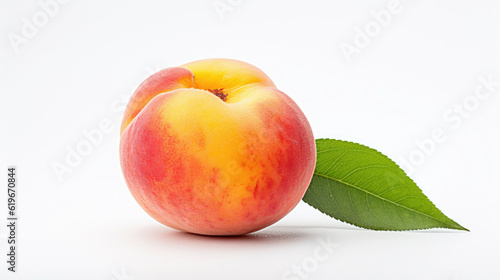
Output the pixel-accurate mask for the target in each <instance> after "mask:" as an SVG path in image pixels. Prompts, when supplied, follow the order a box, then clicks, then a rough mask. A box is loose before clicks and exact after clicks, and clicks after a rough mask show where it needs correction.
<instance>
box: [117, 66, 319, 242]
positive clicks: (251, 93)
mask: <svg viewBox="0 0 500 280" xmlns="http://www.w3.org/2000/svg"><path fill="white" fill-rule="evenodd" d="M120 161H121V166H122V170H123V174H124V177H125V180H126V182H127V185H128V187H129V190H130V192H131V193H132V195H133V196H134V198H135V199H136V200H137V202H138V203H139V205H140V206H141V207H142V208H143V209H144V210H145V211H146V212H147V213H148V214H149V215H150V216H152V217H153V218H154V219H156V220H157V221H159V222H160V223H162V224H164V225H166V226H168V227H171V228H174V229H178V230H181V231H186V232H191V233H197V234H204V235H241V234H246V233H250V232H254V231H257V230H260V229H262V228H265V227H267V226H269V225H271V224H273V223H275V222H277V221H278V220H280V219H281V218H282V217H284V216H285V215H286V214H287V213H289V212H290V211H291V210H292V209H293V208H294V207H295V206H296V205H297V204H298V203H299V201H300V200H301V199H302V197H303V195H304V193H305V191H306V189H307V187H308V185H309V183H310V181H311V178H312V175H313V171H314V167H315V163H316V147H315V142H314V137H313V133H312V130H311V127H310V125H309V123H308V121H307V119H306V117H305V116H304V114H303V113H302V111H301V110H300V109H299V107H298V106H297V105H296V104H295V103H294V102H293V101H292V99H290V98H289V97H288V96H287V95H285V94H284V93H283V92H281V91H279V90H278V89H277V88H276V86H275V85H274V83H273V82H272V81H271V79H269V77H268V76H267V75H266V74H264V73H263V72H262V71H260V70H259V69H258V68H256V67H254V66H252V65H250V64H247V63H244V62H241V61H236V60H230V59H207V60H200V61H196V62H192V63H188V64H185V65H183V66H180V67H173V68H168V69H165V70H162V71H159V72H158V73H156V74H154V75H152V76H151V77H149V78H148V79H146V80H145V81H144V82H143V83H142V84H141V85H140V86H139V87H138V89H137V90H136V92H135V93H134V94H133V96H132V97H131V100H130V102H129V104H128V106H127V109H126V111H125V114H124V117H123V122H122V127H121V140H120Z"/></svg>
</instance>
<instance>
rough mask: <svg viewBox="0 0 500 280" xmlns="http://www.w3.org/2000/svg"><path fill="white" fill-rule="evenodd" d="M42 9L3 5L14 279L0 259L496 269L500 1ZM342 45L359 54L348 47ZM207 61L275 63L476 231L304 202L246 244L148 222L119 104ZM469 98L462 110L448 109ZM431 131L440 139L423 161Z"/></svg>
mask: <svg viewBox="0 0 500 280" xmlns="http://www.w3.org/2000/svg"><path fill="white" fill-rule="evenodd" d="M46 2H48V0H41V1H12V0H11V1H7V0H2V1H0V23H1V24H0V51H1V53H0V94H1V99H0V106H1V107H0V114H1V117H0V121H1V126H0V131H1V132H0V133H1V137H0V166H1V168H2V170H3V171H1V173H2V175H1V177H0V178H2V181H3V182H4V183H1V185H2V186H3V187H2V188H3V189H4V190H3V191H0V199H1V200H0V209H1V211H0V213H1V214H0V217H6V215H7V211H6V209H7V205H6V190H5V188H6V185H7V183H6V178H7V175H6V173H7V171H6V168H7V166H9V165H15V166H16V167H17V169H18V172H17V173H18V181H19V185H18V188H19V191H18V197H19V205H18V206H19V210H18V216H19V222H18V223H19V227H18V242H19V249H18V252H17V253H18V267H17V269H18V272H17V273H15V274H14V273H11V272H7V265H6V263H4V261H3V260H4V259H5V258H4V257H0V259H1V260H2V264H1V265H0V278H1V279H103V280H110V279H116V280H121V279H137V280H138V279H142V280H144V279H436V280H466V279H500V271H499V269H498V263H499V262H500V241H499V239H498V231H499V230H500V222H499V220H500V219H498V214H499V207H498V203H499V199H500V190H499V186H498V177H496V175H498V173H499V170H500V169H499V168H500V164H499V163H498V158H499V156H500V148H499V147H500V146H499V144H498V143H500V133H499V130H498V129H499V124H500V110H499V108H500V107H499V105H500V86H498V85H496V86H495V87H493V88H492V90H491V92H490V94H489V96H487V97H484V98H482V100H478V99H477V98H476V97H474V91H475V89H476V88H477V87H478V86H481V83H480V81H479V80H480V77H483V78H484V79H488V77H490V79H492V80H493V81H500V17H499V16H498V15H499V12H500V4H499V2H498V1H493V0H491V1H451V0H449V1H430V0H429V1H400V2H397V3H396V4H395V7H398V8H397V11H398V12H396V13H392V16H391V19H390V21H387V22H384V25H385V26H382V27H381V25H380V23H376V22H375V21H374V16H373V14H372V12H373V11H374V12H377V13H378V12H379V11H381V10H387V9H388V8H387V7H388V3H389V1H386V0H382V1H381V0H377V1H305V0H304V1H297V0H294V1H284V0H283V1H263V0H262V1H246V0H241V1H237V0H220V1H214V0H204V1H201V0H200V1H124V0H120V1H118V0H116V1H97V0H94V1H78V0H73V1H70V2H69V3H67V4H57V6H51V7H50V9H49V10H50V11H51V12H50V11H49V12H50V13H51V15H50V16H46V14H47V12H46V11H45V10H47V8H43V6H44V5H43V4H40V3H46ZM398 3H399V4H398ZM216 6H217V7H219V9H222V10H218V9H217V8H216ZM228 7H229V8H228ZM56 8H57V9H56ZM224 8H226V10H223V9H224ZM44 9H45V10H44ZM44 14H45V17H44ZM44 19H46V21H45V22H44ZM27 22H30V23H27ZM34 22H35V23H36V24H37V26H35V28H36V30H33V29H31V30H28V31H26V29H27V27H26V26H27V25H28V24H32V23H34ZM367 27H368V28H371V29H369V30H370V31H371V33H370V37H369V41H368V42H366V41H365V42H364V44H361V43H360V41H359V40H360V39H359V38H358V37H360V36H361V35H359V32H358V31H357V29H358V28H359V29H360V30H365V28H367ZM23 29H25V30H24V31H25V34H23ZM28 29H29V28H28ZM362 32H363V33H366V31H362ZM16 36H17V37H16ZM12 38H17V39H18V40H19V38H24V39H23V40H22V41H21V43H19V41H17V42H18V43H15V42H14V43H13V42H12V40H13V39H12ZM356 38H358V41H355V40H356ZM365 39H366V38H365ZM347 44H349V45H351V46H352V47H353V48H357V52H356V53H354V54H352V55H346V54H345V53H343V51H342V49H341V46H346V45H347ZM212 57H225V58H233V59H239V60H243V61H246V62H249V63H251V64H254V65H256V66H257V67H259V68H260V69H262V70H263V71H264V72H266V73H267V74H268V75H269V76H270V77H271V78H272V79H273V80H274V82H275V83H276V85H277V86H278V88H280V89H281V90H282V91H284V92H285V93H287V94H288V95H289V96H291V97H292V98H293V99H294V100H295V101H296V103H298V104H299V106H300V107H301V108H302V110H303V111H304V113H305V114H306V116H307V117H308V119H309V121H310V123H311V126H312V128H313V131H314V134H315V137H316V138H321V137H330V138H336V139H343V140H350V141H355V142H360V143H363V144H365V145H368V146H371V147H373V148H376V149H378V150H380V151H382V152H383V153H385V154H386V155H388V156H389V157H391V158H393V159H394V160H395V161H396V162H398V163H399V164H401V165H403V164H404V162H406V161H409V158H410V157H411V155H413V156H414V158H413V162H414V163H416V164H414V167H409V166H406V167H405V170H406V171H408V172H409V173H410V174H411V177H412V178H413V179H414V180H415V181H416V182H417V184H418V185H419V186H420V187H421V189H422V190H423V192H424V193H425V194H426V195H427V196H428V197H429V198H430V199H431V200H432V201H433V202H434V203H435V204H436V205H437V206H438V207H439V208H440V209H441V210H442V211H443V212H444V213H445V214H446V215H448V216H449V217H450V218H452V219H454V220H456V221H457V222H458V223H460V224H461V225H463V226H465V227H467V228H469V229H470V230H471V232H458V231H452V230H428V231H419V232H403V233H397V232H374V231H368V230H363V229H358V228H355V227H352V226H350V225H347V224H344V223H342V222H339V221H336V220H333V219H331V218H329V217H327V216H324V215H323V214H321V213H319V212H316V211H315V210H314V209H312V208H311V207H309V206H308V205H306V204H305V203H303V202H301V203H300V204H299V205H298V206H297V208H295V209H294V211H292V212H291V213H290V214H289V215H288V216H286V217H285V218H284V219H282V220H281V221H279V222H278V223H276V224H275V225H273V226H271V227H269V228H267V229H264V230H262V231H260V232H257V233H255V234H251V235H247V236H243V237H235V238H209V237H202V236H195V235H190V234H185V233H179V232H177V231H174V230H171V229H169V228H166V227H164V226H162V225H160V224H159V223H157V222H156V221H154V220H153V219H152V218H150V217H149V216H148V215H147V214H146V213H145V212H143V211H142V210H141V209H140V207H139V206H138V205H137V203H136V202H135V201H134V200H133V198H132V196H131V195H130V193H129V191H128V189H127V187H126V185H125V181H124V179H123V176H122V174H121V170H120V165H119V157H118V143H119V125H120V121H121V117H122V113H123V107H124V106H125V104H126V102H127V100H128V97H129V96H130V94H131V93H132V91H133V90H135V88H136V87H137V86H138V84H139V83H140V82H141V81H142V80H143V79H144V78H145V77H147V76H148V75H150V74H152V73H153V72H155V71H157V70H159V69H162V68H166V67H171V66H177V65H181V64H184V63H187V62H190V61H194V60H197V59H203V58H212ZM483 93H484V91H483ZM464 102H465V103H466V106H467V107H466V108H468V110H466V111H465V113H466V114H464V116H460V115H458V114H457V113H454V111H450V110H453V108H454V106H458V105H459V104H463V103H464ZM445 116H448V117H454V119H453V121H452V120H450V119H446V118H445ZM458 116H460V117H458ZM457 118H458V119H457ZM103 121H104V122H110V123H111V125H112V127H113V129H112V131H111V132H109V131H107V132H106V133H103V139H102V141H100V142H98V143H96V144H95V145H92V150H91V151H90V152H89V153H88V154H87V155H85V156H84V157H83V158H82V160H81V161H80V162H78V163H77V164H73V167H69V168H70V169H71V172H67V173H64V174H62V175H61V176H60V178H58V176H57V174H56V172H55V171H54V168H53V166H54V164H56V163H60V164H65V165H66V164H67V162H66V157H67V156H68V153H69V152H68V149H76V147H77V146H78V145H82V143H83V142H85V141H87V140H86V138H85V136H84V132H85V131H92V130H96V129H99V124H100V123H101V122H103ZM435 129H441V130H442V131H443V132H444V134H445V135H446V140H445V141H442V142H441V143H436V145H435V147H434V149H432V150H431V151H430V152H429V153H428V154H427V155H425V156H423V157H422V156H421V157H418V156H416V155H419V154H420V155H423V153H422V151H420V150H419V147H418V145H417V144H416V142H418V141H422V139H428V138H429V137H431V136H432V134H433V131H434V130H435ZM1 220H2V222H1V227H0V244H1V245H0V253H1V255H2V256H5V254H6V249H7V244H6V237H7V230H6V227H5V224H6V221H5V218H2V219H1ZM324 243H331V246H330V247H329V250H325V249H324V248H323V247H321V246H322V245H321V244H324ZM332 244H333V245H332ZM318 248H319V249H318ZM318 250H320V251H318ZM321 250H323V251H321ZM315 252H321V258H318V256H319V255H318V254H315ZM293 267H295V270H293V271H297V269H300V270H301V271H302V272H303V274H294V272H293V271H292V268H293ZM294 277H295V278H294Z"/></svg>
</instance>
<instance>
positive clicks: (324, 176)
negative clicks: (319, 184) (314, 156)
mask: <svg viewBox="0 0 500 280" xmlns="http://www.w3.org/2000/svg"><path fill="white" fill-rule="evenodd" d="M314 174H315V175H318V176H321V177H323V178H326V179H330V180H334V181H337V182H339V183H342V184H344V185H346V186H349V187H352V188H355V189H357V190H360V191H363V192H365V193H367V194H370V195H372V196H374V197H377V198H379V199H381V200H384V201H386V202H389V203H392V204H394V205H396V206H399V207H402V208H405V209H407V210H409V211H412V212H415V213H417V214H420V215H424V216H426V217H428V218H431V219H433V220H436V221H438V222H441V223H443V224H446V225H452V226H453V227H456V226H455V225H453V224H450V223H447V222H445V221H442V220H440V219H437V218H434V217H432V216H429V215H427V214H425V213H422V212H420V211H417V210H415V209H412V208H409V207H406V206H404V205H401V204H398V203H396V202H393V201H390V200H388V199H386V198H383V197H380V196H378V195H376V194H374V193H371V192H369V191H367V190H365V189H362V188H359V187H357V186H355V185H352V184H350V183H347V182H344V181H342V180H340V179H335V178H332V177H330V176H327V175H323V174H319V173H316V172H315V173H314Z"/></svg>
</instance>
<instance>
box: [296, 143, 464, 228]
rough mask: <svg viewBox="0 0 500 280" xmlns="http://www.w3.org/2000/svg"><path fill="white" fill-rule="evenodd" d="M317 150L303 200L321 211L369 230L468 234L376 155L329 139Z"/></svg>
mask: <svg viewBox="0 0 500 280" xmlns="http://www.w3.org/2000/svg"><path fill="white" fill-rule="evenodd" d="M316 149H317V155H318V156H317V163H316V169H315V170H314V175H313V178H312V181H311V184H310V185H309V188H308V190H307V192H306V194H305V195H304V198H303V200H304V201H305V202H306V203H308V204H309V205H311V206H313V207H314V208H316V209H318V210H319V211H321V212H323V213H325V214H327V215H329V216H331V217H333V218H335V219H338V220H341V221H343V222H347V223H350V224H353V225H355V226H358V227H363V228H367V229H373V230H416V229H429V228H450V229H458V230H467V229H466V228H464V227H462V226H461V225H459V224H458V223H456V222H455V221H453V220H452V219H450V218H448V217H446V216H445V215H444V214H443V213H442V212H441V211H440V210H439V209H438V208H436V206H434V204H433V203H432V202H431V201H430V200H429V199H428V198H427V197H426V196H425V195H424V194H423V193H422V191H421V190H420V189H419V188H418V186H417V185H416V184H415V182H413V180H412V179H410V178H409V177H408V176H407V175H406V174H405V172H404V171H403V170H402V169H401V168H399V166H398V165H397V164H396V163H394V162H393V161H392V160H391V159H389V158H388V157H387V156H385V155H383V154H381V153H380V152H378V151H376V150H374V149H371V148H369V147H366V146H363V145H360V144H356V143H352V142H346V141H340V140H333V139H317V140H316ZM467 231H468V230H467Z"/></svg>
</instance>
